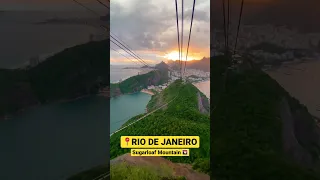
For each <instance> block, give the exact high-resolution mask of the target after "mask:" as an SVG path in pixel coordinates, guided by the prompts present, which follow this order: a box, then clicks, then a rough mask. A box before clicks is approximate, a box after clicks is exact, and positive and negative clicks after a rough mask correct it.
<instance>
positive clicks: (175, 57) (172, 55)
mask: <svg viewBox="0 0 320 180" xmlns="http://www.w3.org/2000/svg"><path fill="white" fill-rule="evenodd" d="M163 57H164V58H166V59H169V60H174V61H176V60H179V52H178V51H172V52H170V53H168V54H166V55H164V56H163ZM181 59H182V60H183V61H185V60H186V56H185V54H184V53H183V54H182V58H181ZM198 59H200V58H196V57H192V56H190V55H188V61H191V60H198Z"/></svg>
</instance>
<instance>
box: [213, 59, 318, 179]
mask: <svg viewBox="0 0 320 180" xmlns="http://www.w3.org/2000/svg"><path fill="white" fill-rule="evenodd" d="M211 62H212V63H213V64H212V65H211V76H212V82H215V86H212V87H211V107H214V108H215V109H212V110H211V118H212V119H214V123H213V126H211V144H212V147H214V148H213V149H212V153H211V159H212V160H213V161H214V162H215V163H213V164H212V167H211V168H212V169H213V171H212V177H213V178H215V179H262V180H269V179H291V180H299V179H314V180H315V179H320V174H319V165H320V161H319V155H320V129H319V127H318V126H317V124H316V121H315V120H314V119H313V117H312V116H311V115H310V114H309V112H308V110H307V108H306V107H305V106H303V105H301V104H300V103H299V101H298V100H296V99H295V98H293V97H291V96H290V94H289V93H288V92H286V91H285V90H284V89H283V88H282V87H281V86H280V85H279V84H278V83H277V82H276V81H275V80H273V79H272V78H271V77H270V76H268V75H267V74H266V73H264V72H263V71H261V70H259V69H257V68H255V67H253V66H251V67H250V66H249V64H247V63H246V61H245V63H244V64H243V65H242V66H239V67H238V68H237V69H234V70H229V71H226V68H227V65H226V59H225V58H224V57H222V56H218V57H213V58H212V60H211Z"/></svg>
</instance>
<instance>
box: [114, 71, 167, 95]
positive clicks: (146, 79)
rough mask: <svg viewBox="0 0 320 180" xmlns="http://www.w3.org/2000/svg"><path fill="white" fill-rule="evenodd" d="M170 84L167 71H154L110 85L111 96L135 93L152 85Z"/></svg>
mask: <svg viewBox="0 0 320 180" xmlns="http://www.w3.org/2000/svg"><path fill="white" fill-rule="evenodd" d="M166 82H168V71H167V70H153V71H151V72H148V73H146V74H141V75H137V76H132V77H130V78H128V79H126V80H124V81H122V82H120V83H116V84H111V85H110V93H111V96H117V95H121V94H128V93H134V92H138V91H140V90H142V89H143V88H147V87H148V86H150V85H161V84H164V83H166Z"/></svg>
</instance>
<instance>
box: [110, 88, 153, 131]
mask: <svg viewBox="0 0 320 180" xmlns="http://www.w3.org/2000/svg"><path fill="white" fill-rule="evenodd" d="M150 99H151V95H149V94H146V93H140V92H139V93H135V94H126V95H122V96H120V97H116V98H111V100H110V133H113V132H115V131H116V130H118V129H119V128H120V127H121V126H122V125H123V124H124V123H125V122H126V121H127V120H129V119H130V118H132V117H133V116H136V115H139V114H141V113H144V112H145V110H146V106H147V104H148V102H149V101H150Z"/></svg>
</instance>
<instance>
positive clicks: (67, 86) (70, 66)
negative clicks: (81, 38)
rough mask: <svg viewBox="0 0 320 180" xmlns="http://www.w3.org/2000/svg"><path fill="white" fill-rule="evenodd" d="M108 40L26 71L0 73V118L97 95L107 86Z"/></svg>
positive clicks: (70, 50)
mask: <svg viewBox="0 0 320 180" xmlns="http://www.w3.org/2000/svg"><path fill="white" fill-rule="evenodd" d="M108 46H109V43H108V40H104V41H97V42H90V43H86V44H82V45H77V46H75V47H72V48H67V49H65V50H64V51H62V52H59V53H57V54H55V55H53V56H52V57H49V58H48V59H47V60H45V61H43V62H42V63H40V64H39V65H37V66H35V67H34V68H31V69H29V70H19V69H16V70H6V69H0V74H1V76H0V83H1V85H2V87H3V88H1V90H0V97H1V100H0V116H3V115H6V114H10V113H14V112H16V111H18V110H20V109H23V108H27V107H29V106H32V105H36V104H39V103H49V102H53V101H60V100H66V99H74V98H77V97H81V96H86V95H90V94H97V93H99V90H100V89H101V88H103V87H105V86H107V85H108V83H109V79H110V75H109V71H108V69H109V64H108V62H107V61H106V60H105V59H107V58H109V52H108V51H105V49H106V48H108Z"/></svg>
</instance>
